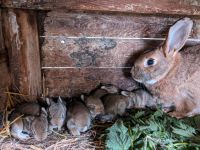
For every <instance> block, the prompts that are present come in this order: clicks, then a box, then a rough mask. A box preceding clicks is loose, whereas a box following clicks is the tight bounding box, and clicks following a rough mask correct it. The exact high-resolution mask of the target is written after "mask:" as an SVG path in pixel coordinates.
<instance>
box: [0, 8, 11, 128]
mask: <svg viewBox="0 0 200 150" xmlns="http://www.w3.org/2000/svg"><path fill="white" fill-rule="evenodd" d="M0 79H1V81H0V129H1V128H2V127H3V118H4V111H5V108H6V103H7V95H6V93H5V92H6V89H7V88H8V87H9V86H10V74H9V70H8V60H7V53H6V51H5V45H4V39H3V34H2V15H1V9H0Z"/></svg>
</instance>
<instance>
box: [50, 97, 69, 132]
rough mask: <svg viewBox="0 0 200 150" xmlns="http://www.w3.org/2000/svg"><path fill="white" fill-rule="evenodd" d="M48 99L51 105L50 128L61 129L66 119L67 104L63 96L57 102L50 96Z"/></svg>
mask: <svg viewBox="0 0 200 150" xmlns="http://www.w3.org/2000/svg"><path fill="white" fill-rule="evenodd" d="M46 101H47V104H48V105H49V108H48V109H49V118H50V128H51V129H54V128H58V131H60V130H61V128H62V126H63V125H64V123H65V119H66V113H67V108H66V104H65V102H64V101H63V100H62V99H61V97H59V98H58V101H57V103H56V102H54V101H53V100H52V99H49V98H46Z"/></svg>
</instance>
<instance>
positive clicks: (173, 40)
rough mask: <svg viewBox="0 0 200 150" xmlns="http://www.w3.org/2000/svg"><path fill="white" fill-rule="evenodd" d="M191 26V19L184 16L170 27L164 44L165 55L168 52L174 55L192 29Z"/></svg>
mask: <svg viewBox="0 0 200 150" xmlns="http://www.w3.org/2000/svg"><path fill="white" fill-rule="evenodd" d="M192 26H193V21H192V20H191V19H190V18H187V17H186V18H183V19H181V20H179V21H177V22H176V23H175V24H174V25H173V26H172V27H170V29H169V33H168V36H167V39H166V41H165V44H164V53H165V55H166V56H167V55H169V54H172V55H173V56H174V55H175V54H176V53H177V52H178V51H179V50H180V49H181V48H182V47H183V46H184V44H185V42H186V40H187V39H188V37H189V34H190V32H191V30H192Z"/></svg>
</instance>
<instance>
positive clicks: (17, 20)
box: [2, 9, 41, 100]
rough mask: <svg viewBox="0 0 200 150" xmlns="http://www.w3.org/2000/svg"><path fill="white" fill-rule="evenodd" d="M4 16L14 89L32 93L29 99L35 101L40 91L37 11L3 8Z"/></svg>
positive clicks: (6, 44) (5, 36)
mask: <svg viewBox="0 0 200 150" xmlns="http://www.w3.org/2000/svg"><path fill="white" fill-rule="evenodd" d="M2 17H3V31H4V32H3V34H4V38H5V46H6V49H7V50H8V55H9V65H10V72H11V83H12V89H13V90H14V91H16V92H21V93H23V94H27V95H31V97H30V100H35V98H36V97H37V96H39V95H40V94H41V68H40V53H39V42H38V31H37V22H36V14H35V12H34V11H31V10H29V11H26V10H17V9H14V10H13V9H8V10H6V9H4V10H3V13H2Z"/></svg>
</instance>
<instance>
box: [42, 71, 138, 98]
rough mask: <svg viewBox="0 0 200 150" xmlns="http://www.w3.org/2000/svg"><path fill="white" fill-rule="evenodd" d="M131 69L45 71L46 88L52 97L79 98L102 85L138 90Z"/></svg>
mask: <svg viewBox="0 0 200 150" xmlns="http://www.w3.org/2000/svg"><path fill="white" fill-rule="evenodd" d="M129 72H130V69H116V68H80V69H79V68H69V69H52V70H45V71H44V73H45V76H46V87H47V88H48V92H49V95H50V96H60V95H62V96H67V97H71V96H77V95H80V94H81V93H88V92H90V91H91V90H93V89H94V88H96V87H97V86H98V85H99V84H100V83H107V84H109V83H110V84H114V85H116V86H118V87H120V88H122V89H128V90H132V89H133V88H136V85H135V82H134V81H133V79H132V78H130V74H129Z"/></svg>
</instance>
